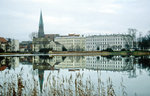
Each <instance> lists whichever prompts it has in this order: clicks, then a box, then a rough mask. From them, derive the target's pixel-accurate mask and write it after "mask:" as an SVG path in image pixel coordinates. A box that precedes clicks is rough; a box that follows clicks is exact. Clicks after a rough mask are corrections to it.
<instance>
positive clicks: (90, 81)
mask: <svg viewBox="0 0 150 96" xmlns="http://www.w3.org/2000/svg"><path fill="white" fill-rule="evenodd" d="M149 90H150V56H137V57H135V56H126V57H122V56H48V55H47V56H6V57H5V56H4V57H3V56H1V57H0V96H5V95H7V96H13V95H17V94H18V96H19V95H23V96H31V95H34V96H36V95H37V96H53V95H56V96H57V95H60V96H61V95H66V96H70V95H72V96H75V95H76V96H80V95H82V96H84V95H87V96H93V95H95V96H111V95H114V96H150V91H149Z"/></svg>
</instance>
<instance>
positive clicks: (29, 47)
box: [19, 41, 32, 52]
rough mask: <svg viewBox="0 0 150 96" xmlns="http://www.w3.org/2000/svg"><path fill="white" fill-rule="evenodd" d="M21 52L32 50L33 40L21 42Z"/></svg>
mask: <svg viewBox="0 0 150 96" xmlns="http://www.w3.org/2000/svg"><path fill="white" fill-rule="evenodd" d="M19 49H20V52H31V51H32V41H22V42H21V43H20V44H19Z"/></svg>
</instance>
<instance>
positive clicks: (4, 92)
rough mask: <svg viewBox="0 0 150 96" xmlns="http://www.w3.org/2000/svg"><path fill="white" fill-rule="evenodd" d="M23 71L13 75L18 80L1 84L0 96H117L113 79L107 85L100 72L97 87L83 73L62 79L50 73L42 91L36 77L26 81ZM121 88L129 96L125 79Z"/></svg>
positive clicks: (10, 80)
mask: <svg viewBox="0 0 150 96" xmlns="http://www.w3.org/2000/svg"><path fill="white" fill-rule="evenodd" d="M22 70H23V69H21V71H20V73H19V74H16V75H15V74H13V77H16V79H13V78H9V77H10V76H9V77H8V79H9V80H8V81H4V82H3V83H2V84H1V83H0V96H116V92H115V90H114V85H113V82H112V80H111V78H108V79H107V83H106V84H105V83H104V82H103V81H102V80H101V73H100V72H97V80H96V81H97V85H94V82H92V79H91V77H90V76H89V77H86V78H85V77H84V73H81V72H77V73H76V74H74V75H72V74H70V75H69V76H64V75H62V76H61V77H60V76H58V74H59V73H58V74H55V75H54V74H53V73H51V72H50V73H49V74H48V76H47V78H46V79H44V80H45V81H44V84H43V85H42V86H43V87H42V89H40V84H39V81H38V79H36V78H35V77H34V76H33V77H32V78H31V77H29V76H27V79H24V78H23V75H22ZM8 74H9V72H6V75H8ZM28 75H29V74H28ZM31 86H33V87H31ZM121 88H122V96H127V93H126V92H125V86H124V85H123V79H122V82H121Z"/></svg>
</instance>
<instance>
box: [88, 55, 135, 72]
mask: <svg viewBox="0 0 150 96" xmlns="http://www.w3.org/2000/svg"><path fill="white" fill-rule="evenodd" d="M86 68H87V69H93V70H106V71H127V70H132V69H133V59H132V58H122V57H121V56H114V57H112V58H111V59H108V58H106V57H101V56H87V57H86Z"/></svg>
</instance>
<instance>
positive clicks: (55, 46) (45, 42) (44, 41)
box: [32, 38, 63, 52]
mask: <svg viewBox="0 0 150 96" xmlns="http://www.w3.org/2000/svg"><path fill="white" fill-rule="evenodd" d="M62 47H63V46H62V45H61V44H60V43H58V42H55V41H51V39H50V38H33V46H32V51H33V52H39V51H40V49H51V50H53V51H62Z"/></svg>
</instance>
